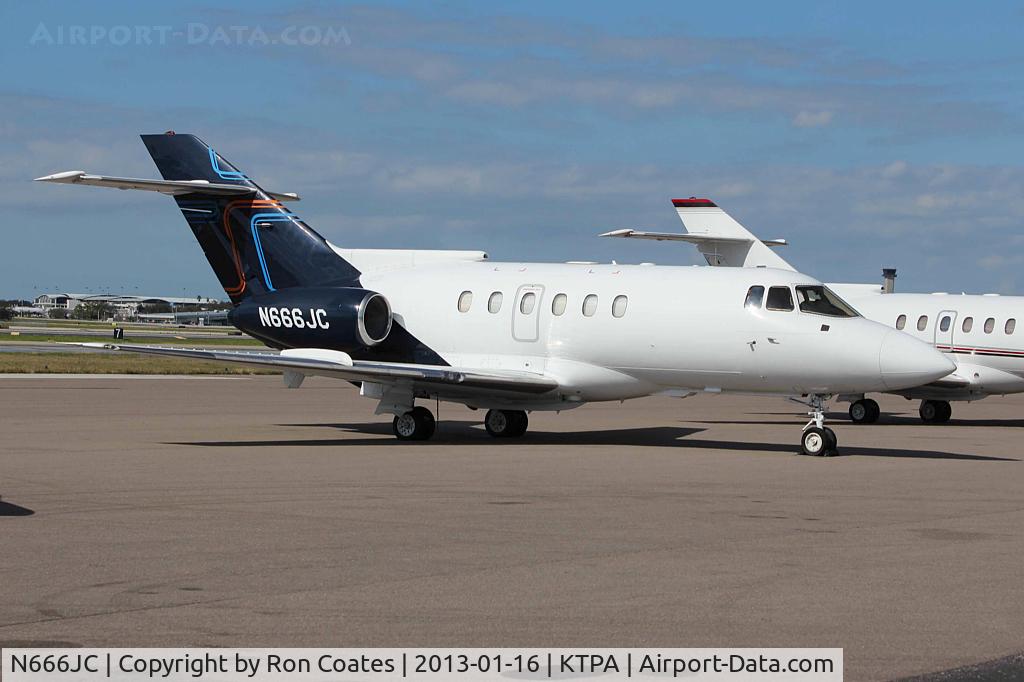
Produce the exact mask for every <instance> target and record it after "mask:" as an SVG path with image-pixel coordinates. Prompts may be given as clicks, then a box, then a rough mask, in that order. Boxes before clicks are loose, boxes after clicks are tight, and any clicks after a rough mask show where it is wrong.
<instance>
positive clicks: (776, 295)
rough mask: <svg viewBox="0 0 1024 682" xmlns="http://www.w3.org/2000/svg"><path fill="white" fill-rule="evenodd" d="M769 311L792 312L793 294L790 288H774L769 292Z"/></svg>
mask: <svg viewBox="0 0 1024 682" xmlns="http://www.w3.org/2000/svg"><path fill="white" fill-rule="evenodd" d="M765 307H767V308H768V310H792V309H793V294H792V292H790V290H789V287H772V288H771V289H769V290H768V303H767V305H766V306H765Z"/></svg>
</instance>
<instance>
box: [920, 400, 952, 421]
mask: <svg viewBox="0 0 1024 682" xmlns="http://www.w3.org/2000/svg"><path fill="white" fill-rule="evenodd" d="M918 413H919V414H920V415H921V421H923V422H924V423H925V424H945V423H946V422H948V421H949V418H950V417H952V416H953V407H952V406H951V405H950V404H949V403H948V402H946V401H945V400H922V401H921V409H919V410H918Z"/></svg>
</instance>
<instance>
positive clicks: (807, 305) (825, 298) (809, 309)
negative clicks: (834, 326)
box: [796, 285, 857, 317]
mask: <svg viewBox="0 0 1024 682" xmlns="http://www.w3.org/2000/svg"><path fill="white" fill-rule="evenodd" d="M796 298H797V300H798V301H799V302H800V312H802V313H813V314H815V315H827V316H829V317H857V311H856V310H854V309H853V308H851V307H850V305H849V304H848V303H847V302H846V301H844V300H843V299H841V298H839V297H838V296H836V295H835V293H833V292H832V291H830V290H829V289H826V288H825V287H823V286H820V285H816V286H809V287H804V286H798V287H797V288H796Z"/></svg>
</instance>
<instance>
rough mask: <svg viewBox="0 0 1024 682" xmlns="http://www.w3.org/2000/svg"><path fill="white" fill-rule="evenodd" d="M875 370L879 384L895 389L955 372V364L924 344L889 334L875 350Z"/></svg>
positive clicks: (906, 335) (924, 382) (907, 335)
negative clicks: (876, 369)
mask: <svg viewBox="0 0 1024 682" xmlns="http://www.w3.org/2000/svg"><path fill="white" fill-rule="evenodd" d="M878 369H879V371H880V372H881V374H882V383H884V384H885V385H886V386H888V387H889V389H890V390H899V389H902V388H913V387H914V386H920V385H922V384H927V383H928V382H931V381H935V380H936V379H941V378H942V377H944V376H946V375H947V374H949V373H950V372H952V371H953V370H955V369H956V364H955V363H954V362H953V361H952V360H950V359H949V358H947V357H946V356H945V355H943V354H942V353H940V352H939V351H937V350H935V348H933V347H932V346H930V345H928V344H927V343H924V342H923V341H918V340H917V339H915V338H914V337H912V336H910V335H909V334H904V333H902V332H897V331H890V332H889V333H888V334H887V335H886V336H885V338H883V339H882V345H881V347H880V348H879V353H878Z"/></svg>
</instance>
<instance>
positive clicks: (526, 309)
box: [519, 291, 537, 315]
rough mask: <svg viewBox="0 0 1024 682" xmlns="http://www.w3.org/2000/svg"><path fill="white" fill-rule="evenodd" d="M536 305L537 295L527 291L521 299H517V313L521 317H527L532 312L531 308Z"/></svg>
mask: <svg viewBox="0 0 1024 682" xmlns="http://www.w3.org/2000/svg"><path fill="white" fill-rule="evenodd" d="M535 305H537V294H535V293H533V292H532V291H527V292H526V293H525V294H523V297H522V298H521V299H519V312H521V313H522V314H523V315H529V314H530V313H532V312H533V307H534V306H535Z"/></svg>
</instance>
